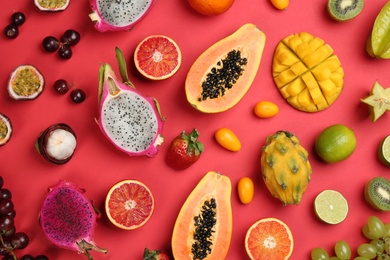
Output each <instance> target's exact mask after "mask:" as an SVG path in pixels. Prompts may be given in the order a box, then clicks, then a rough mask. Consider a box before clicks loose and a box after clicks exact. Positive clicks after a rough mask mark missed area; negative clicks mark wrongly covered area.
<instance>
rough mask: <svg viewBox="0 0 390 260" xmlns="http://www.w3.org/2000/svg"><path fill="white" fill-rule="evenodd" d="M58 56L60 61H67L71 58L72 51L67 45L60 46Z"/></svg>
mask: <svg viewBox="0 0 390 260" xmlns="http://www.w3.org/2000/svg"><path fill="white" fill-rule="evenodd" d="M58 54H59V55H60V57H61V58H62V59H65V60H69V59H70V58H71V57H72V54H73V53H72V49H71V48H70V47H69V46H68V45H62V46H61V47H60V48H59V49H58Z"/></svg>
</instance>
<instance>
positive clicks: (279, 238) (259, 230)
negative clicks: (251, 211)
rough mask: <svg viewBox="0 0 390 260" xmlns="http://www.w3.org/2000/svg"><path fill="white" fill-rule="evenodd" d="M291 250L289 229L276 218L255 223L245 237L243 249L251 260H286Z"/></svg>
mask: <svg viewBox="0 0 390 260" xmlns="http://www.w3.org/2000/svg"><path fill="white" fill-rule="evenodd" d="M293 248H294V240H293V236H292V233H291V230H290V228H289V227H288V226H287V225H286V224H285V223H284V222H283V221H281V220H279V219H276V218H264V219H260V220H258V221H256V222H255V223H254V224H253V225H252V226H251V227H250V228H249V229H248V231H247V233H246V236H245V249H246V252H247V254H248V256H249V258H250V259H252V260H286V259H289V257H290V256H291V253H292V251H293Z"/></svg>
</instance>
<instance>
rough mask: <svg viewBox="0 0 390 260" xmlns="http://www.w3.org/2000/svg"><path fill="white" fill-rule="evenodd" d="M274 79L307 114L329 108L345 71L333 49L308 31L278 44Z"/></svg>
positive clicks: (296, 105) (289, 99) (273, 63)
mask: <svg viewBox="0 0 390 260" xmlns="http://www.w3.org/2000/svg"><path fill="white" fill-rule="evenodd" d="M272 76H273V78H274V82H275V85H276V86H277V87H278V89H279V91H280V93H281V94H282V96H283V97H284V98H285V99H286V100H287V102H288V103H290V104H291V105H292V106H293V107H295V108H296V109H298V110H301V111H305V112H317V111H321V110H324V109H326V108H328V107H329V106H330V105H332V104H333V103H334V102H335V101H336V99H337V98H338V97H339V95H340V94H341V91H342V89H343V87H344V70H343V68H342V67H341V63H340V60H339V59H338V57H337V56H336V55H334V53H333V49H332V48H331V47H330V46H329V45H328V44H326V43H325V42H324V40H322V39H321V38H318V37H314V36H313V35H311V34H309V33H307V32H301V33H296V34H292V35H289V36H287V37H285V38H284V39H282V40H281V41H280V42H279V43H278V44H277V46H276V48H275V52H274V56H273V62H272Z"/></svg>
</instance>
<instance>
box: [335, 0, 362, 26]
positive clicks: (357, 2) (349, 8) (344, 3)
mask: <svg viewBox="0 0 390 260" xmlns="http://www.w3.org/2000/svg"><path fill="white" fill-rule="evenodd" d="M363 6H364V0H328V8H327V9H328V13H329V14H330V16H331V17H332V18H333V19H335V20H336V21H340V22H342V21H348V20H350V19H352V18H354V17H356V16H357V15H358V14H360V12H361V11H362V10H363Z"/></svg>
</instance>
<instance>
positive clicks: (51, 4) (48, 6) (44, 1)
mask: <svg viewBox="0 0 390 260" xmlns="http://www.w3.org/2000/svg"><path fill="white" fill-rule="evenodd" d="M34 3H35V6H36V7H38V9H39V10H41V11H49V12H58V11H63V10H65V9H66V8H68V6H69V3H70V0H34Z"/></svg>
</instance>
